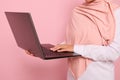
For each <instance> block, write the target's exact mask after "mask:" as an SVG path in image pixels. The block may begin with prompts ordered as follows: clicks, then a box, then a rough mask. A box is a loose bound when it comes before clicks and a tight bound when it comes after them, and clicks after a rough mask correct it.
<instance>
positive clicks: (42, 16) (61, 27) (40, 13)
mask: <svg viewBox="0 0 120 80" xmlns="http://www.w3.org/2000/svg"><path fill="white" fill-rule="evenodd" d="M83 1H84V0H0V48H1V49H0V80H66V73H67V60H66V59H56V60H49V61H45V60H41V59H39V58H35V57H32V56H29V55H26V54H25V52H24V50H22V49H21V48H19V47H17V45H16V42H15V39H14V37H13V34H12V32H11V30H10V27H9V25H8V22H7V20H6V17H5V15H4V12H5V11H23V12H24V11H25V12H30V13H31V15H32V18H33V21H34V24H35V27H36V30H37V33H38V36H39V39H40V40H41V42H42V43H52V44H58V43H60V42H62V41H63V40H64V37H65V36H64V35H65V26H66V24H67V22H68V19H69V15H70V13H71V10H72V8H73V7H74V6H76V5H78V4H80V3H81V2H83ZM118 2H119V1H118ZM119 61H120V60H117V61H116V63H115V65H116V80H120V76H119V73H120V63H119Z"/></svg>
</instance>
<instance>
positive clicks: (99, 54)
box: [74, 8, 120, 61]
mask: <svg viewBox="0 0 120 80" xmlns="http://www.w3.org/2000/svg"><path fill="white" fill-rule="evenodd" d="M114 16H115V22H116V23H115V24H116V30H115V37H114V40H113V42H112V43H111V44H110V45H108V46H100V45H74V52H75V53H78V54H80V55H81V56H83V57H86V58H90V59H93V60H95V61H115V60H116V59H117V58H118V57H119V56H120V36H119V35H120V8H119V9H117V10H116V11H115V12H114Z"/></svg>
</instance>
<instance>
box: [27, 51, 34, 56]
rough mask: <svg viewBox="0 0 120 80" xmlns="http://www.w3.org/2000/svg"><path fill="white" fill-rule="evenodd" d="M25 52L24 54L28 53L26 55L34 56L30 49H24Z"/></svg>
mask: <svg viewBox="0 0 120 80" xmlns="http://www.w3.org/2000/svg"><path fill="white" fill-rule="evenodd" d="M25 53H26V54H28V55H31V56H34V54H33V53H31V52H30V51H28V50H25Z"/></svg>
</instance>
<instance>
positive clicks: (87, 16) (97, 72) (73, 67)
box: [51, 0, 120, 80]
mask: <svg viewBox="0 0 120 80" xmlns="http://www.w3.org/2000/svg"><path fill="white" fill-rule="evenodd" d="M119 15H120V8H118V6H117V5H115V4H113V3H111V2H110V1H109V0H86V2H85V3H84V4H83V5H80V6H78V7H76V8H75V9H74V10H73V14H72V20H71V22H70V25H69V26H68V28H67V37H66V44H60V45H56V46H55V47H53V48H51V50H53V51H58V52H62V51H70V52H76V53H78V54H80V55H81V56H82V57H75V58H69V59H68V63H69V70H68V80H115V79H114V64H113V62H114V61H115V60H116V59H117V58H118V57H119V55H120V37H119V36H118V35H120V27H119V26H120V16H119Z"/></svg>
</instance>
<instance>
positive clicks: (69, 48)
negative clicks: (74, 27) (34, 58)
mask: <svg viewBox="0 0 120 80" xmlns="http://www.w3.org/2000/svg"><path fill="white" fill-rule="evenodd" d="M73 47H74V46H73V45H70V44H59V45H56V46H54V47H53V48H50V50H52V51H57V52H66V51H67V52H73Z"/></svg>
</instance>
